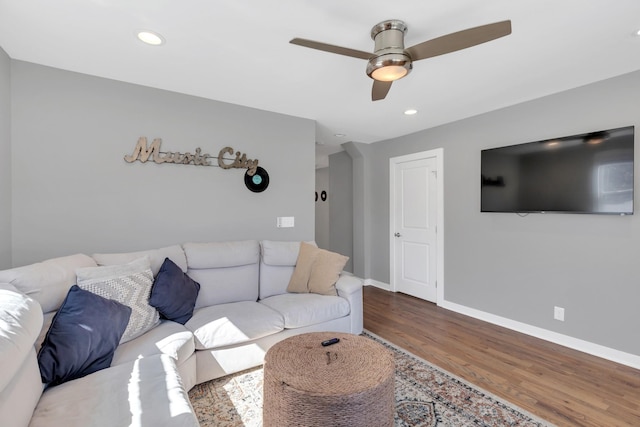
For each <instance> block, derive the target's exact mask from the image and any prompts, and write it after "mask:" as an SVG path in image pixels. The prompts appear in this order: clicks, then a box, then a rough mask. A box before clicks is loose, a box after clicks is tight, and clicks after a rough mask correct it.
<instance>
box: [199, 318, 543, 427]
mask: <svg viewBox="0 0 640 427" xmlns="http://www.w3.org/2000/svg"><path fill="white" fill-rule="evenodd" d="M363 335H364V336H366V337H368V338H370V339H373V340H375V341H377V342H379V343H381V344H382V345H384V346H385V347H387V348H388V349H389V350H391V351H392V352H393V354H394V357H395V362H396V378H395V397H396V415H395V425H396V427H409V426H411V427H434V426H437V427H471V426H474V427H479V426H482V427H497V426H513V427H516V426H517V427H534V426H535V427H543V426H545V427H546V426H552V424H549V423H547V422H546V421H543V420H541V419H539V418H537V417H535V416H533V415H532V414H530V413H528V412H526V411H524V410H523V409H520V408H518V407H517V406H514V405H512V404H510V403H508V402H506V401H505V400H502V399H500V398H498V397H496V396H494V395H492V394H491V393H488V392H486V391H484V390H482V389H480V388H478V387H476V386H474V385H471V384H470V383H468V382H466V381H464V380H462V379H460V378H458V377H456V376H455V375H452V374H450V373H448V372H446V371H444V370H442V369H440V368H438V367H436V366H434V365H432V364H431V363H429V362H427V361H425V360H423V359H421V358H419V357H417V356H415V355H413V354H411V353H408V352H407V351H405V350H403V349H401V348H399V347H397V346H395V345H393V344H391V343H389V342H388V341H385V340H383V339H382V338H380V337H378V336H376V335H374V334H372V333H370V332H367V331H365V332H364V333H363ZM262 378H263V374H262V368H255V369H250V370H247V371H243V372H240V373H237V374H234V375H229V376H226V377H223V378H218V379H215V380H212V381H209V382H206V383H203V384H199V385H197V386H195V387H194V388H193V389H192V390H191V391H190V392H189V398H190V399H191V404H192V405H193V408H194V410H195V412H196V415H197V417H198V420H199V421H200V424H201V426H202V427H236V426H238V427H240V426H247V427H249V426H251V427H260V426H262ZM330 425H331V424H330V422H329V423H327V426H330ZM283 427H286V426H283Z"/></svg>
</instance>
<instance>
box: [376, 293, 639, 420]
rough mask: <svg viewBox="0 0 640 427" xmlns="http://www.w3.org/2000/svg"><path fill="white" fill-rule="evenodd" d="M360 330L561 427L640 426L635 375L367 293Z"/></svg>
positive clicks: (420, 304)
mask: <svg viewBox="0 0 640 427" xmlns="http://www.w3.org/2000/svg"><path fill="white" fill-rule="evenodd" d="M364 327H365V329H367V330H369V331H371V332H373V333H374V334H377V335H379V336H381V337H382V338H384V339H386V340H388V341H390V342H392V343H394V344H396V345H398V346H400V347H402V348H404V349H406V350H408V351H410V352H411V353H414V354H415V355H417V356H419V357H422V358H423V359H426V360H428V361H430V362H431V363H434V364H435V365H437V366H440V367H441V368H444V369H446V370H447V371H449V372H451V373H453V374H455V375H457V376H459V377H462V378H464V379H465V380H467V381H469V382H471V383H473V384H476V385H478V386H479V387H481V388H483V389H485V390H487V391H490V392H491V393H493V394H495V395H497V396H500V397H502V398H504V399H506V400H508V401H510V402H513V403H514V404H516V405H518V406H520V407H521V408H524V409H526V410H527V411H529V412H531V413H533V414H535V415H537V416H539V417H541V418H543V419H545V420H548V421H550V422H552V423H554V424H557V425H558V426H590V427H591V426H592V427H616V426H634V427H638V426H640V371H639V370H636V369H633V368H630V367H627V366H624V365H620V364H617V363H614V362H610V361H607V360H604V359H601V358H598V357H595V356H591V355H588V354H585V353H581V352H579V351H576V350H572V349H569V348H566V347H563V346H560V345H556V344H553V343H550V342H547V341H544V340H540V339H537V338H533V337H530V336H528V335H524V334H521V333H518V332H514V331H511V330H509V329H505V328H502V327H500V326H495V325H492V324H489V323H486V322H482V321H480V320H477V319H474V318H471V317H467V316H464V315H461V314H458V313H455V312H453V311H449V310H445V309H443V308H440V307H438V306H436V305H435V304H432V303H429V302H427V301H422V300H420V299H417V298H413V297H410V296H408V295H404V294H400V293H393V292H387V291H384V290H381V289H379V288H375V287H373V286H366V287H365V288H364Z"/></svg>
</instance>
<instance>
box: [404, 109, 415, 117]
mask: <svg viewBox="0 0 640 427" xmlns="http://www.w3.org/2000/svg"><path fill="white" fill-rule="evenodd" d="M404 114H405V115H406V116H413V115H415V114H418V110H416V109H413V108H409V109H408V110H404Z"/></svg>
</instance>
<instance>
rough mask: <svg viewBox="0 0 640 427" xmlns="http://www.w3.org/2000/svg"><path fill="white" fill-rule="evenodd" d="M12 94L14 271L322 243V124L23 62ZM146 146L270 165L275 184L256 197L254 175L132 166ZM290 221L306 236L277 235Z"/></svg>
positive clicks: (15, 66)
mask: <svg viewBox="0 0 640 427" xmlns="http://www.w3.org/2000/svg"><path fill="white" fill-rule="evenodd" d="M11 84H12V90H13V96H12V107H13V117H12V130H13V132H12V134H13V137H12V142H11V144H12V150H13V163H12V167H13V179H14V180H13V223H12V230H13V248H12V250H13V265H22V264H26V263H30V262H34V261H38V260H42V259H45V258H49V257H52V256H59V255H65V254H70V253H75V252H85V253H92V252H106V251H129V250H141V249H147V248H155V247H159V246H162V245H171V244H176V243H183V242H187V241H220V240H236V239H272V240H298V239H305V240H309V239H313V237H314V203H313V199H312V198H311V197H310V195H311V194H312V192H313V190H314V173H313V171H314V166H315V142H314V140H315V136H314V134H315V124H314V122H313V121H311V120H306V119H300V118H295V117H290V116H285V115H280V114H275V113H269V112H265V111H260V110H255V109H250V108H245V107H241V106H237V105H231V104H225V103H221V102H216V101H211V100H206V99H201V98H196V97H191V96H186V95H181V94H177V93H172V92H167V91H161V90H156V89H152V88H147V87H142V86H136V85H131V84H125V83H121V82H117V81H112V80H107V79H101V78H96V77H91V76H87V75H82V74H76V73H71V72H67V71H62V70H58V69H53V68H48V67H43V66H39V65H35V64H30V63H25V62H20V61H12V74H11ZM141 136H146V137H147V138H148V139H149V142H151V140H152V139H154V138H162V140H163V143H162V149H163V151H180V152H185V151H189V152H192V153H193V152H194V151H195V149H196V148H197V147H201V148H202V151H203V152H205V153H209V154H212V155H214V156H217V155H218V152H219V151H220V149H221V148H223V147H225V146H231V147H233V148H234V149H236V150H239V151H242V152H243V153H246V154H247V156H248V157H249V158H251V159H258V160H259V162H260V165H261V166H263V167H264V168H265V169H266V170H267V171H268V172H269V175H270V186H269V188H268V189H267V190H266V191H264V192H262V193H252V192H250V191H249V190H248V189H247V188H246V187H245V185H244V172H245V170H243V169H230V170H224V169H221V168H219V167H201V166H199V167H196V166H187V165H175V164H154V163H151V162H148V163H144V164H143V163H140V162H135V163H131V164H129V163H126V162H125V161H124V160H123V157H124V156H125V155H127V154H131V153H132V151H133V148H134V146H135V144H136V142H137V140H138V138H139V137H141ZM3 145H6V144H3ZM0 158H3V156H0ZM3 206H4V203H3ZM3 209H4V207H3ZM278 216H294V217H295V227H294V228H281V229H278V228H276V217H278Z"/></svg>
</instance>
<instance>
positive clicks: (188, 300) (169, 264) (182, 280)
mask: <svg viewBox="0 0 640 427" xmlns="http://www.w3.org/2000/svg"><path fill="white" fill-rule="evenodd" d="M198 292H200V283H198V282H196V281H195V280H193V279H192V278H191V277H189V276H188V275H187V274H186V273H184V272H183V271H182V269H181V268H180V267H178V266H177V265H176V264H175V263H174V262H173V261H171V260H170V259H169V258H165V260H164V262H163V263H162V267H160V271H159V272H158V275H157V276H156V278H155V280H154V281H153V287H152V288H151V296H150V297H149V305H151V306H152V307H155V308H157V309H158V312H160V315H162V317H164V318H165V319H169V320H173V321H174V322H178V323H181V324H183V325H184V324H185V323H187V322H188V321H189V319H191V316H193V308H194V307H195V305H196V299H197V298H198Z"/></svg>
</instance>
